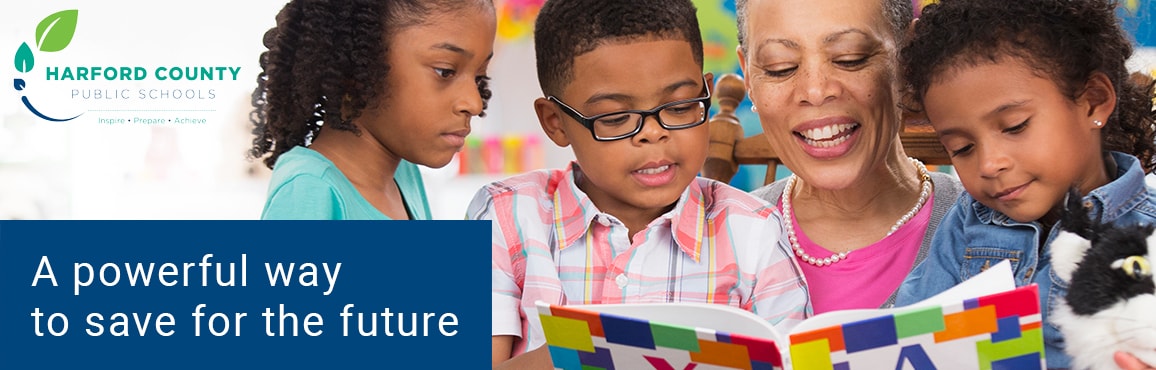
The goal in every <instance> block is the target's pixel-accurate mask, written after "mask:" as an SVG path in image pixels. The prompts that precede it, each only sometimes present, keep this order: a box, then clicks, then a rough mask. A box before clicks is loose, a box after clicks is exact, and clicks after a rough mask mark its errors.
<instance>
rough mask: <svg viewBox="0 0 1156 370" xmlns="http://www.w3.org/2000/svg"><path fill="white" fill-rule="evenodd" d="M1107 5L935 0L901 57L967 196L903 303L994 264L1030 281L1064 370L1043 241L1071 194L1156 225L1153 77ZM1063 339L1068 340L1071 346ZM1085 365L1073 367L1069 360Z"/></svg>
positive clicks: (1111, 216)
mask: <svg viewBox="0 0 1156 370" xmlns="http://www.w3.org/2000/svg"><path fill="white" fill-rule="evenodd" d="M1116 7H1117V4H1116V3H1115V2H1114V1H1110V0H1081V1H1071V0H1017V1H1007V0H941V1H940V2H939V3H938V4H933V5H929V6H928V7H927V8H925V9H924V10H923V15H922V17H921V18H920V20H919V21H918V22H916V23H915V28H914V35H913V38H912V40H911V41H910V43H909V44H908V45H907V46H906V47H905V48H904V49H903V50H902V52H901V53H900V61H901V63H902V67H903V69H904V74H905V77H906V81H907V83H908V84H909V88H910V92H911V96H910V97H911V98H912V103H913V107H914V108H922V109H923V111H924V112H925V113H926V114H927V117H928V119H929V120H930V121H931V124H932V125H933V126H934V127H935V130H936V132H938V133H939V138H940V141H941V142H942V143H943V146H944V147H945V148H946V149H947V152H948V153H949V154H950V155H951V162H952V164H953V165H954V166H955V169H956V172H957V173H958V174H959V178H960V181H961V182H962V183H963V187H964V189H965V190H966V191H967V194H964V195H963V196H961V197H960V199H959V200H958V201H957V202H956V204H955V206H954V207H952V208H951V210H950V211H949V212H948V214H947V215H946V216H944V218H943V221H942V223H941V224H940V225H939V230H937V231H936V234H935V237H934V239H933V240H932V245H934V246H935V248H933V249H932V250H931V254H930V255H929V256H928V257H927V259H926V260H924V262H923V263H922V264H920V265H919V266H918V267H917V268H916V269H915V270H914V271H913V272H912V273H911V275H910V276H908V278H907V279H906V281H905V282H904V283H903V285H902V286H901V287H900V292H899V296H898V298H897V302H896V303H897V304H899V305H904V304H910V303H914V302H917V301H919V300H922V299H924V298H928V297H931V296H933V295H935V294H936V293H939V292H941V291H943V290H946V289H947V288H950V287H951V286H953V285H955V284H958V283H960V282H962V281H963V280H966V279H967V278H969V277H971V276H973V275H975V274H978V273H979V272H980V271H982V270H983V269H985V268H987V267H989V266H992V265H995V264H996V263H997V262H1000V261H1001V260H1008V261H1010V262H1011V265H1012V268H1013V270H1014V272H1015V278H1016V283H1017V284H1019V285H1028V284H1033V283H1034V284H1038V286H1039V290H1040V294H1039V297H1040V307H1042V308H1043V309H1044V310H1045V311H1044V319H1045V322H1047V324H1046V325H1045V326H1044V327H1043V330H1042V336H1043V339H1044V345H1045V350H1046V359H1047V367H1048V368H1068V367H1071V365H1079V364H1071V363H1070V357H1069V356H1068V355H1067V353H1065V350H1073V349H1078V348H1079V347H1081V346H1080V345H1074V344H1073V343H1076V342H1074V340H1076V339H1080V338H1068V340H1067V341H1065V340H1064V338H1063V335H1062V334H1061V332H1060V331H1059V330H1058V328H1057V327H1056V326H1055V325H1054V324H1052V323H1051V322H1049V321H1047V320H1048V318H1049V317H1050V316H1051V315H1052V310H1053V309H1054V308H1055V306H1056V305H1055V302H1054V301H1056V300H1058V299H1060V298H1062V297H1064V296H1066V295H1067V291H1068V285H1067V282H1065V281H1063V280H1062V279H1059V278H1057V276H1056V274H1055V272H1054V271H1053V268H1052V264H1051V261H1050V258H1049V256H1050V254H1051V253H1052V251H1051V249H1050V245H1051V243H1052V240H1053V239H1055V238H1056V236H1057V235H1058V234H1059V233H1058V230H1059V228H1058V226H1057V223H1058V220H1059V215H1060V212H1061V210H1062V209H1063V205H1064V200H1065V199H1066V198H1065V196H1066V195H1067V194H1068V191H1069V190H1070V189H1075V190H1078V191H1079V194H1080V196H1081V197H1082V199H1081V201H1082V203H1083V204H1084V206H1085V207H1086V208H1088V212H1089V214H1090V215H1091V216H1092V217H1094V218H1099V219H1100V220H1101V221H1102V222H1104V223H1115V224H1118V225H1120V226H1125V225H1130V224H1140V223H1146V224H1156V191H1154V190H1153V189H1151V188H1149V187H1148V186H1147V185H1145V181H1144V177H1145V173H1148V172H1151V171H1152V169H1153V167H1154V163H1156V162H1154V161H1153V152H1154V145H1156V144H1154V142H1156V141H1154V139H1156V130H1154V128H1153V118H1154V117H1153V111H1152V95H1151V92H1152V90H1151V88H1152V86H1151V84H1150V83H1149V84H1146V85H1144V86H1140V85H1136V84H1134V83H1133V81H1131V80H1130V79H1129V73H1128V71H1127V69H1126V68H1125V66H1124V62H1125V60H1127V59H1128V58H1129V57H1130V56H1131V55H1132V44H1131V43H1130V42H1129V40H1128V38H1127V37H1126V36H1125V33H1124V31H1123V30H1122V29H1121V28H1120V25H1119V20H1118V19H1117V18H1116V15H1115V14H1116V13H1115V11H1116ZM1065 343H1067V344H1065ZM1077 367H1079V366H1077Z"/></svg>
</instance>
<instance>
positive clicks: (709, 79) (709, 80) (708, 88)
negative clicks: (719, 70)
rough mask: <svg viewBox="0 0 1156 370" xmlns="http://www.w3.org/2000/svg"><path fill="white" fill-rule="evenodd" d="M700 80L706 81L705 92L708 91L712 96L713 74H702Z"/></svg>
mask: <svg viewBox="0 0 1156 370" xmlns="http://www.w3.org/2000/svg"><path fill="white" fill-rule="evenodd" d="M702 79H703V80H705V81H706V91H710V92H711V96H714V72H707V73H704V74H703V75H702Z"/></svg>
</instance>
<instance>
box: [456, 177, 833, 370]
mask: <svg viewBox="0 0 1156 370" xmlns="http://www.w3.org/2000/svg"><path fill="white" fill-rule="evenodd" d="M578 176H581V170H580V169H579V168H578V165H577V163H574V164H572V165H571V166H568V168H567V169H565V170H541V171H535V172H531V173H526V174H523V175H519V176H515V177H512V178H509V179H506V180H503V181H499V182H495V183H492V184H490V185H487V186H486V187H484V188H482V189H481V190H479V191H478V193H477V195H476V196H475V197H474V200H473V202H471V203H470V206H469V210H468V211H467V215H468V217H469V218H470V219H476V220H491V221H493V238H492V244H493V248H492V267H491V272H490V276H491V277H490V279H491V282H492V302H491V305H492V310H491V312H492V313H491V314H492V324H493V326H492V334H493V335H495V336H497V335H514V336H517V337H520V338H523V339H527V338H528V340H518V341H517V343H516V345H515V351H514V354H515V355H517V354H520V353H523V352H525V351H526V350H529V349H534V348H537V347H538V346H541V345H542V344H544V343H545V338H544V336H543V334H542V328H541V324H540V322H539V321H538V316H537V309H536V308H535V301H539V300H541V301H545V302H546V303H550V304H559V305H564V304H597V303H648V302H705V303H720V304H727V305H731V306H735V307H740V308H743V309H746V310H748V311H751V312H753V313H755V314H757V315H759V316H761V317H763V318H765V319H766V320H767V321H769V322H770V323H771V324H773V325H775V326H776V328H777V329H779V330H780V331H782V332H783V333H786V332H787V331H789V330H790V329H791V328H793V327H794V326H795V324H798V323H799V322H801V321H802V320H803V319H805V318H806V317H808V316H810V314H811V308H810V304H809V301H808V296H807V289H806V283H805V282H804V280H803V278H802V274H801V272H800V269H799V267H798V265H796V264H795V260H794V258H792V257H791V254H790V252H789V249H788V248H787V247H786V245H788V244H787V241H786V239H785V234H784V233H783V231H782V225H781V223H780V215H779V213H778V212H777V211H776V210H775V209H774V208H772V207H770V206H769V205H767V204H766V203H765V202H763V201H762V200H760V199H758V198H755V197H753V196H751V195H749V194H747V193H745V192H743V191H741V190H738V189H735V188H732V187H730V186H728V185H726V184H723V183H720V182H717V181H713V180H708V179H704V178H698V179H696V180H695V181H693V182H691V184H690V186H688V187H687V189H686V191H685V192H683V194H682V196H681V197H680V198H679V200H678V203H677V204H676V205H675V207H674V208H673V209H672V210H671V211H670V212H667V213H665V214H663V215H662V216H659V217H658V218H657V219H655V220H654V221H651V222H650V224H649V225H647V227H646V229H645V230H643V231H641V232H639V234H638V235H637V237H636V238H635V240H634V242H633V243H632V242H631V240H630V237H629V235H627V234H628V230H627V228H626V226H625V225H624V224H623V223H622V222H621V221H619V220H618V219H617V218H615V217H614V216H613V215H610V214H607V213H602V212H600V211H599V210H598V208H597V207H596V206H595V205H594V204H593V203H592V202H591V201H590V198H589V197H587V196H586V194H585V193H583V192H582V190H580V189H578V186H577V185H576V183H575V178H576V177H578Z"/></svg>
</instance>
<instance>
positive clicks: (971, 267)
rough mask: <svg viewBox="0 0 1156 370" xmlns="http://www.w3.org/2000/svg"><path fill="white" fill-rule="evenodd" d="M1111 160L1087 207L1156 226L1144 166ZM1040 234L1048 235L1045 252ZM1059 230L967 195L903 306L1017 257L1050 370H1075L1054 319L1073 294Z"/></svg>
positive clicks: (1155, 195)
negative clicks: (1062, 263)
mask: <svg viewBox="0 0 1156 370" xmlns="http://www.w3.org/2000/svg"><path fill="white" fill-rule="evenodd" d="M1111 156H1112V159H1114V160H1115V161H1116V166H1117V171H1116V173H1115V174H1114V175H1115V176H1114V177H1113V180H1112V181H1111V182H1109V183H1108V184H1106V185H1104V186H1101V187H1099V188H1096V189H1094V190H1092V192H1090V193H1088V195H1087V196H1085V197H1084V198H1083V200H1084V205H1085V206H1090V207H1091V208H1090V210H1089V215H1090V216H1091V217H1092V218H1093V219H1095V218H1097V217H1102V218H1101V220H1102V221H1103V222H1105V223H1109V222H1113V223H1117V224H1118V225H1134V224H1140V223H1144V224H1156V191H1154V190H1153V189H1151V188H1149V187H1148V186H1147V185H1146V184H1145V182H1144V170H1143V169H1142V168H1141V167H1140V161H1139V160H1137V159H1136V157H1133V156H1131V155H1128V154H1123V153H1119V152H1111ZM1040 233H1047V241H1046V242H1045V244H1044V247H1043V248H1041V246H1040V245H1039V240H1040V239H1041V238H1040V235H1041V234H1040ZM1058 233H1059V228H1058V227H1052V228H1051V230H1044V229H1043V228H1042V226H1041V225H1040V224H1039V223H1038V222H1030V223H1022V222H1016V221H1015V220H1012V219H1011V218H1009V217H1008V216H1007V215H1004V214H1003V213H1000V212H998V211H995V210H993V209H991V208H988V207H987V206H984V205H983V204H981V203H980V202H979V201H976V200H975V199H974V198H972V197H971V196H970V195H969V194H966V193H964V194H963V195H962V196H960V198H959V200H958V201H957V202H956V203H955V205H954V206H953V207H952V208H951V210H950V211H948V213H947V215H946V216H944V217H943V221H941V223H940V225H939V229H938V230H937V231H936V233H935V237H934V238H933V240H932V245H933V246H935V247H934V248H932V251H931V254H930V255H929V256H927V259H926V260H924V261H923V263H921V264H920V265H919V266H917V267H916V268H915V270H914V271H912V273H911V274H910V275H908V277H907V279H906V280H904V282H903V284H902V285H901V286H900V287H899V293H898V297H897V298H896V306H903V305H908V304H912V303H916V302H919V301H921V300H923V299H926V298H929V297H931V296H934V295H935V294H938V293H939V292H942V291H944V290H947V289H948V288H951V287H952V286H954V285H956V284H959V283H961V282H963V281H964V280H967V279H968V278H970V277H972V276H975V275H976V274H979V273H980V272H981V271H983V270H985V269H986V268H987V267H989V266H992V265H995V264H996V263H997V262H1000V261H1002V260H1005V259H1006V260H1009V261H1010V262H1011V265H1012V271H1013V273H1014V275H1015V281H1016V286H1025V285H1029V284H1032V283H1035V284H1037V285H1038V286H1039V292H1040V307H1041V308H1042V309H1043V313H1044V314H1043V321H1044V323H1045V324H1044V349H1045V352H1046V353H1045V356H1046V357H1047V365H1048V368H1049V369H1055V368H1068V367H1070V365H1069V363H1070V362H1071V358H1070V357H1069V356H1068V355H1067V354H1066V353H1064V338H1063V336H1062V335H1061V334H1060V332H1059V329H1057V328H1056V326H1055V325H1054V324H1052V323H1051V321H1050V320H1048V317H1049V316H1050V313H1051V311H1052V309H1053V308H1054V307H1052V305H1053V304H1054V302H1056V301H1057V298H1060V297H1063V296H1064V295H1066V294H1067V292H1068V283H1067V282H1065V281H1062V280H1060V278H1059V277H1057V276H1056V274H1055V273H1054V272H1052V266H1051V251H1050V249H1049V248H1048V247H1047V246H1048V245H1050V244H1051V242H1052V239H1055V237H1056V234H1058Z"/></svg>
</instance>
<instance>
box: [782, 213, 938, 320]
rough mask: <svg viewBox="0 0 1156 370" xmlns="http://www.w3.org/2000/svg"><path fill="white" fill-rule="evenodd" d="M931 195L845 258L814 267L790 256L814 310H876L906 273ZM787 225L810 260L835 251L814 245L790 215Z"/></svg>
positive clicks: (925, 221) (924, 227)
mask: <svg viewBox="0 0 1156 370" xmlns="http://www.w3.org/2000/svg"><path fill="white" fill-rule="evenodd" d="M934 198H935V195H934V194H932V195H931V196H929V197H928V199H927V203H924V204H923V208H921V209H920V210H919V213H918V214H916V215H915V217H912V218H911V220H908V221H907V223H905V224H903V226H900V227H899V230H896V231H895V233H893V234H891V235H888V236H887V237H884V238H883V239H881V240H879V241H877V242H875V243H874V244H871V245H869V246H867V247H864V248H861V249H857V250H855V251H853V252H851V253H849V254H848V255H847V258H846V259H844V260H841V261H839V262H836V263H834V264H831V265H827V266H823V267H819V266H815V265H812V264H809V263H807V262H806V261H803V260H801V259H799V257H798V256H795V259H796V260H797V261H798V262H799V266H801V267H802V269H803V276H806V277H807V286H808V288H809V289H810V291H811V307H812V308H813V309H814V312H815V314H816V315H817V314H820V313H823V312H827V311H836V310H846V309H855V308H878V307H879V306H881V305H883V303H886V302H887V298H888V297H890V296H891V293H893V292H895V289H898V288H899V284H900V283H902V282H903V279H904V278H906V277H907V273H908V272H910V271H911V267H912V265H913V264H914V263H915V256H916V255H917V254H918V253H919V246H920V244H922V243H923V234H924V232H925V231H927V224H928V222H930V221H931V208H932V207H931V205H932V204H935V202H934V201H935V199H934ZM791 224H792V225H794V227H795V234H796V237H797V238H798V240H799V246H800V247H802V248H803V251H804V252H807V254H809V255H811V256H812V257H815V258H826V257H829V256H831V255H833V254H834V253H831V251H829V250H827V249H826V248H823V247H821V246H819V245H818V244H815V243H814V242H812V241H811V239H810V238H808V237H807V235H806V234H804V233H803V232H802V228H800V227H799V223H798V221H796V220H795V215H794V214H791Z"/></svg>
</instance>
